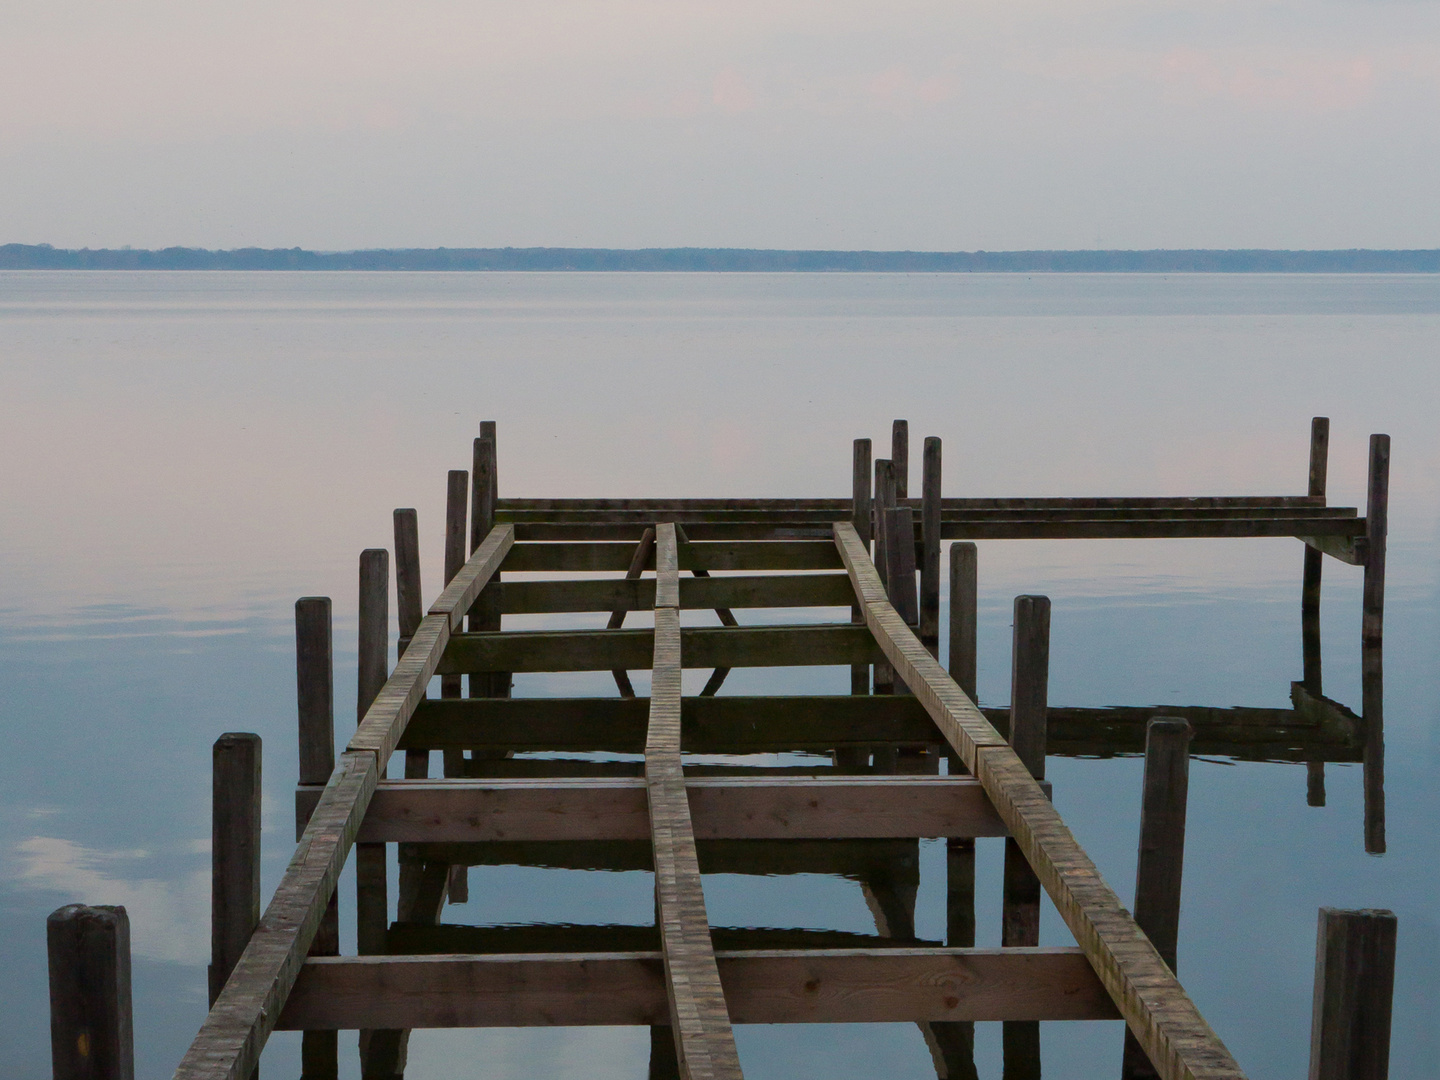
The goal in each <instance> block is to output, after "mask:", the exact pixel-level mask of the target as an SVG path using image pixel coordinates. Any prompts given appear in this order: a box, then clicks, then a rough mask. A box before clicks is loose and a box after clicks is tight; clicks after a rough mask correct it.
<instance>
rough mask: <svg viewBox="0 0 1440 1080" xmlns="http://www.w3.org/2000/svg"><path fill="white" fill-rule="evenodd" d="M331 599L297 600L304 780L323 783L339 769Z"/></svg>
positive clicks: (298, 694) (297, 676)
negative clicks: (336, 757) (336, 739)
mask: <svg viewBox="0 0 1440 1080" xmlns="http://www.w3.org/2000/svg"><path fill="white" fill-rule="evenodd" d="M330 627H331V620H330V598H329V597H328V596H302V597H301V598H300V599H299V600H296V601H295V697H296V706H297V709H298V712H299V732H300V783H302V784H323V783H325V781H326V780H327V779H329V777H330V773H331V772H333V771H334V769H335V658H334V648H333V645H332V641H331V629H330Z"/></svg>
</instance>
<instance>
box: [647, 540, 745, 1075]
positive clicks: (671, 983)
mask: <svg viewBox="0 0 1440 1080" xmlns="http://www.w3.org/2000/svg"><path fill="white" fill-rule="evenodd" d="M652 669H653V672H654V674H653V677H652V682H651V689H650V728H649V731H648V733H647V734H646V737H645V787H646V793H647V795H648V798H649V809H650V835H651V844H652V845H653V848H654V855H655V906H656V919H657V921H658V922H659V924H660V941H661V945H662V948H663V951H664V958H665V984H666V992H667V995H668V998H669V1008H670V1026H671V1029H672V1030H673V1032H674V1036H675V1052H676V1056H677V1057H678V1058H679V1061H680V1072H681V1075H682V1076H683V1077H685V1078H686V1080H725V1078H734V1080H739V1078H740V1076H741V1073H740V1057H739V1054H738V1053H737V1052H736V1050H735V1035H734V1032H732V1031H731V1029H730V1015H729V1012H728V1011H727V1009H726V1006H725V993H724V991H723V989H722V988H721V985H720V970H719V968H717V967H716V965H715V952H714V948H713V947H712V945H711V942H710V919H709V916H708V915H707V914H706V912H705V894H704V892H703V890H702V889H701V885H700V863H699V860H698V859H697V858H696V855H695V833H694V829H693V828H692V827H691V823H690V802H689V798H688V797H687V795H686V792H685V774H684V771H683V770H682V768H681V764H680V570H679V560H678V555H677V551H676V542H675V526H674V525H673V524H661V525H657V526H656V527H655V655H654V661H653V664H652Z"/></svg>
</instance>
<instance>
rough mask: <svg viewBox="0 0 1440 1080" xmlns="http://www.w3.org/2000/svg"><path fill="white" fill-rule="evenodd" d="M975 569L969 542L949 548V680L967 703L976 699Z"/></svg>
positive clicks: (976, 563)
mask: <svg viewBox="0 0 1440 1080" xmlns="http://www.w3.org/2000/svg"><path fill="white" fill-rule="evenodd" d="M978 568H979V556H978V553H977V551H976V548H975V545H974V544H973V543H972V542H970V541H968V540H964V541H958V542H956V543H954V544H951V545H950V657H949V659H950V665H949V666H950V677H951V678H952V679H954V680H955V681H956V682H957V683H959V684H960V689H961V690H963V691H965V696H966V697H968V698H969V699H970V700H971V701H978V700H979V699H978V696H977V694H976V691H975V679H976V648H977V640H978V639H977V634H978V629H977V613H978V608H979V580H978V579H979V569H978Z"/></svg>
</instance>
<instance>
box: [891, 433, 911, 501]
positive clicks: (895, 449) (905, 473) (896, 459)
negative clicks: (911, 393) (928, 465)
mask: <svg viewBox="0 0 1440 1080" xmlns="http://www.w3.org/2000/svg"><path fill="white" fill-rule="evenodd" d="M890 461H891V462H892V463H893V464H894V466H895V498H897V499H908V498H909V497H910V421H908V420H896V421H895V422H894V423H893V424H891V425H890Z"/></svg>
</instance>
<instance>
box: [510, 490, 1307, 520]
mask: <svg viewBox="0 0 1440 1080" xmlns="http://www.w3.org/2000/svg"><path fill="white" fill-rule="evenodd" d="M1323 505H1324V502H1323V500H1320V499H1316V498H1314V497H1311V496H1307V495H1198V496H1197V495H1165V496H1128V495H1124V496H1101V497H1089V496H1085V497H1075V496H1043V497H1038V498H1037V497H1033V496H1023V497H1009V498H977V497H974V496H967V497H963V498H962V497H952V498H949V499H946V500H945V501H944V508H945V509H946V510H947V511H949V510H957V511H961V510H1008V509H1036V510H1045V509H1069V508H1076V509H1137V510H1143V509H1227V508H1233V509H1246V508H1252V507H1260V508H1264V507H1294V508H1311V507H1316V506H1323ZM496 509H497V511H499V512H502V513H517V514H518V513H536V514H541V513H543V514H547V515H549V514H555V513H560V512H582V511H584V512H589V513H593V514H612V513H619V512H630V513H634V514H636V515H640V516H644V517H647V518H648V519H649V520H650V521H652V522H653V521H655V520H656V519H657V516H658V515H670V514H676V513H685V512H691V513H696V514H708V515H716V514H720V513H725V512H732V513H733V512H740V511H747V512H748V511H763V512H766V513H776V514H778V513H790V512H795V511H806V512H813V513H817V514H820V513H823V514H830V515H832V517H831V520H832V521H833V520H838V519H839V518H841V517H844V516H845V514H846V513H847V512H848V511H849V510H850V509H851V502H850V500H848V499H711V498H694V499H674V498H670V499H515V498H507V499H499V500H497V502H496Z"/></svg>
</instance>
